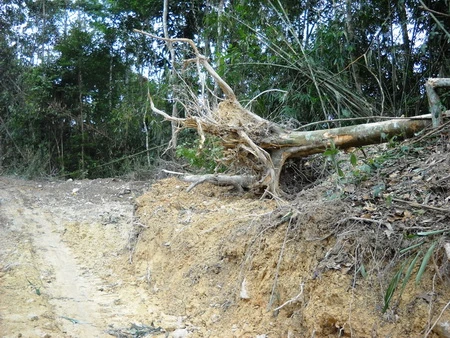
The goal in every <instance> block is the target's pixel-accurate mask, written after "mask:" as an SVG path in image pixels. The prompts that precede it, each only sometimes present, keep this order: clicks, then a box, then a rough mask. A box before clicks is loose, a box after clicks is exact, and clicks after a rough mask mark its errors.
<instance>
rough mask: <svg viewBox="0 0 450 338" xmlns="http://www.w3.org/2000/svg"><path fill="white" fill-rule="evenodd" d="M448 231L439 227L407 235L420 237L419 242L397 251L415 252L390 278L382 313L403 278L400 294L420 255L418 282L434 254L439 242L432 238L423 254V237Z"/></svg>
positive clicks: (403, 252) (412, 237)
mask: <svg viewBox="0 0 450 338" xmlns="http://www.w3.org/2000/svg"><path fill="white" fill-rule="evenodd" d="M448 231H450V230H449V229H440V230H434V231H427V232H417V233H415V234H411V235H408V236H407V238H408V239H410V240H413V239H420V240H419V242H417V243H414V244H412V245H410V246H408V247H406V248H404V249H402V250H400V252H399V253H400V254H406V253H410V252H414V251H415V252H416V253H415V255H414V256H413V258H412V259H411V260H409V263H408V259H407V258H405V259H404V261H403V263H402V265H401V267H400V268H399V269H398V270H397V272H396V273H395V274H394V276H393V277H392V279H391V281H390V283H389V286H388V288H387V290H386V292H385V296H384V306H383V313H384V312H386V310H387V309H388V308H389V305H390V302H391V300H392V297H393V295H394V293H395V291H396V290H397V288H398V286H399V284H400V281H401V280H402V279H403V282H402V286H401V290H400V294H399V298H400V297H401V295H402V294H403V291H404V289H405V287H406V285H407V283H408V282H409V280H410V279H411V276H412V274H413V272H414V270H415V268H416V266H417V263H418V261H419V258H420V257H421V256H423V257H422V261H421V263H420V266H419V268H418V270H417V274H416V278H415V283H416V284H418V283H419V282H420V280H421V279H422V277H423V274H424V272H425V270H426V268H427V266H428V264H429V261H430V259H431V257H432V255H433V254H434V252H435V249H436V247H437V245H438V243H439V241H438V240H434V241H433V242H432V243H431V244H429V246H428V248H427V249H426V252H425V254H424V247H425V248H426V246H427V245H426V244H427V241H426V240H425V239H427V238H428V237H431V236H435V235H441V236H442V235H444V234H445V233H447V232H448ZM406 266H407V267H408V268H407V269H406V271H404V270H405V267H406Z"/></svg>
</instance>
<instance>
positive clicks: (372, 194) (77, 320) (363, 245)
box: [0, 148, 450, 338]
mask: <svg viewBox="0 0 450 338" xmlns="http://www.w3.org/2000/svg"><path fill="white" fill-rule="evenodd" d="M432 150H433V151H434V152H433V153H430V154H428V153H429V152H427V154H428V155H427V156H426V158H423V159H422V158H420V156H418V155H417V154H412V155H411V157H412V158H415V159H416V161H415V162H414V164H411V163H409V162H408V160H407V159H408V158H409V157H403V158H400V159H399V160H398V161H397V162H395V163H393V164H391V165H386V166H385V167H386V170H388V169H389V173H387V174H386V175H384V174H383V172H382V170H379V171H377V172H373V173H371V174H370V178H369V179H365V180H361V181H359V182H358V183H355V182H353V183H351V184H350V183H346V184H343V183H341V181H338V180H337V179H336V178H330V179H328V180H326V181H324V182H323V183H321V184H319V185H316V186H314V187H312V188H311V189H309V190H304V191H302V192H300V193H298V194H296V195H295V196H292V200H291V201H289V202H286V201H282V200H267V199H265V200H260V199H258V198H257V197H255V196H254V195H252V194H242V193H237V192H235V191H234V190H233V189H232V188H230V187H217V186H212V185H210V184H202V185H199V186H197V187H196V188H195V189H193V190H191V191H190V192H187V191H186V188H187V187H188V184H187V183H184V182H182V181H179V180H177V179H175V178H168V179H163V180H159V181H157V182H155V183H154V184H152V185H151V184H150V183H147V182H125V181H121V180H115V179H104V180H83V181H66V182H61V181H55V182H49V181H42V182H38V181H25V180H20V179H17V178H10V177H0V336H1V337H111V336H115V337H143V336H145V335H147V336H156V337H166V336H171V337H187V336H189V337H258V338H263V337H339V336H341V337H342V336H345V337H424V336H426V335H428V336H429V337H438V336H440V337H450V334H449V333H448V331H446V329H445V325H446V323H449V321H450V315H449V312H448V310H447V309H446V308H444V307H445V305H446V304H447V303H448V302H449V295H450V287H449V283H448V273H449V266H448V265H449V264H448V262H447V257H446V256H445V253H444V250H443V249H442V248H441V246H442V245H443V244H444V243H443V241H445V237H439V241H440V242H439V245H438V246H437V247H438V248H439V249H438V250H437V251H436V252H435V253H434V255H433V258H432V260H431V261H430V263H429V264H428V268H427V270H426V271H425V273H424V275H423V276H422V278H421V280H420V281H419V282H418V283H417V284H415V283H414V278H415V275H416V273H417V270H418V267H416V268H415V269H414V272H413V277H412V279H411V281H410V282H408V283H407V285H406V288H405V290H404V291H403V293H402V294H401V295H400V293H399V292H397V293H396V294H395V295H394V296H393V298H392V301H391V303H390V306H389V309H388V310H387V311H386V312H385V313H384V314H383V313H382V309H383V305H384V296H385V291H386V289H387V287H388V284H389V282H390V281H391V280H392V276H393V274H394V273H395V272H396V271H397V270H396V269H398V264H397V263H396V264H391V261H392V262H400V264H401V262H402V260H401V259H399V256H398V250H397V249H398V248H399V247H407V246H410V245H411V243H410V242H408V241H409V240H408V239H407V238H406V237H405V235H406V234H410V233H412V232H413V231H415V230H414V229H416V228H417V229H418V228H421V229H427V230H434V229H444V228H446V227H448V225H447V223H448V215H449V213H448V212H447V211H446V210H447V209H450V208H449V201H448V200H449V198H448V193H449V190H448V189H447V188H448V186H447V184H446V183H445V184H444V183H443V181H442V178H445V176H446V173H447V172H448V171H447V169H449V168H450V157H449V156H447V155H448V154H447V153H445V154H440V153H438V152H437V151H438V149H437V148H436V149H435V148H433V149H432ZM433 161H434V162H433ZM400 164H401V165H400ZM354 175H356V174H354ZM433 182H434V183H433ZM445 182H446V181H445ZM381 183H382V184H384V186H383V188H382V189H381V188H379V187H378V186H379V185H380V184H381ZM436 187H439V189H436ZM377 189H381V190H382V193H383V194H393V195H394V196H396V197H399V198H400V197H401V198H402V199H401V200H400V202H399V201H393V202H392V201H390V202H392V203H386V200H385V199H383V198H382V197H380V196H379V195H380V194H379V191H378V190H377ZM418 195H420V196H422V197H423V196H428V197H427V198H426V199H424V198H422V199H420V200H419V199H418ZM401 201H406V202H409V204H408V203H405V202H401ZM417 202H420V203H418V204H419V207H418V206H417V205H415V204H414V203H417ZM420 205H428V206H431V207H434V208H435V209H429V208H422V207H420ZM412 243H414V242H412ZM400 258H401V257H400ZM394 259H395V260H394ZM433 324H436V325H434V326H433Z"/></svg>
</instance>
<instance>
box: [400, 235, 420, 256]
mask: <svg viewBox="0 0 450 338" xmlns="http://www.w3.org/2000/svg"><path fill="white" fill-rule="evenodd" d="M414 237H416V236H415V235H414ZM414 237H413V238H414ZM407 238H408V237H407ZM423 243H425V242H424V241H421V242H419V243H416V244H414V245H411V246H409V247H407V248H404V249H402V250H400V253H401V254H402V253H405V252H407V251H409V250H411V249H414V248H417V247H419V246H421V245H422V244H423Z"/></svg>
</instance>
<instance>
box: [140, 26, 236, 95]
mask: <svg viewBox="0 0 450 338" xmlns="http://www.w3.org/2000/svg"><path fill="white" fill-rule="evenodd" d="M134 31H135V32H137V33H140V34H143V35H146V36H149V37H151V38H153V39H157V40H162V41H168V42H183V43H187V44H189V45H190V46H191V48H192V50H193V51H194V53H195V56H196V57H197V59H198V61H199V62H200V63H201V64H202V66H203V67H205V69H206V70H207V71H208V73H209V74H210V75H211V76H212V77H213V78H214V80H215V81H216V82H217V84H218V85H219V86H220V88H221V89H222V91H223V93H224V94H225V96H226V97H227V98H228V99H229V100H231V101H234V102H237V99H236V95H235V94H234V91H233V89H231V87H230V86H229V85H228V83H226V82H225V81H224V80H223V79H222V78H221V77H220V75H219V74H217V72H216V71H215V70H214V68H212V67H211V65H210V64H209V62H208V60H207V58H206V57H205V56H204V55H202V54H200V52H199V50H198V48H197V46H196V45H195V43H194V41H192V40H191V39H186V38H162V37H160V36H157V35H153V34H150V33H147V32H144V31H142V30H139V29H134Z"/></svg>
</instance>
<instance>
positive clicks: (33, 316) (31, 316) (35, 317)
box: [28, 315, 39, 322]
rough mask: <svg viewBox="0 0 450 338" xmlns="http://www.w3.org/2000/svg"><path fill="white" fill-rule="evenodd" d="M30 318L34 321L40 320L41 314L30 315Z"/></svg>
mask: <svg viewBox="0 0 450 338" xmlns="http://www.w3.org/2000/svg"><path fill="white" fill-rule="evenodd" d="M28 319H30V320H31V321H32V322H34V321H36V320H39V316H37V315H28Z"/></svg>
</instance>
